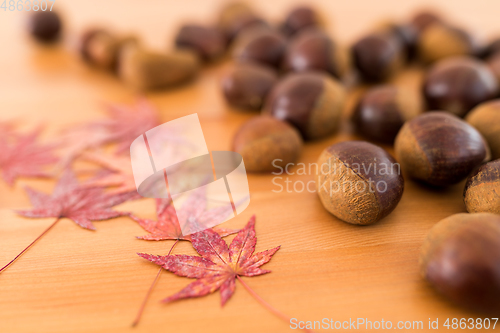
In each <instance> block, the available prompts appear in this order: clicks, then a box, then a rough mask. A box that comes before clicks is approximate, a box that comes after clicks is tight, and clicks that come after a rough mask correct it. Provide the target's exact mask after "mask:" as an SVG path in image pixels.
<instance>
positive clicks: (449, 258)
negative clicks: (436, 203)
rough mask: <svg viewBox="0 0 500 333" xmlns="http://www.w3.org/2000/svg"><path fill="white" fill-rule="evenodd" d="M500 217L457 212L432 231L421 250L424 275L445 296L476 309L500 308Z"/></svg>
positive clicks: (488, 310) (497, 310) (493, 311)
mask: <svg viewBox="0 0 500 333" xmlns="http://www.w3.org/2000/svg"><path fill="white" fill-rule="evenodd" d="M499 263H500V216H498V215H495V214H488V213H479V214H456V215H453V216H450V217H448V218H445V219H444V220H442V221H440V222H439V223H437V224H436V225H435V226H434V227H432V229H431V230H430V232H429V234H428V235H427V238H426V239H425V241H424V244H423V246H422V250H421V253H420V270H421V273H422V275H423V277H424V278H425V279H426V280H427V281H428V282H429V283H430V284H431V285H432V286H433V287H434V288H435V289H436V290H437V291H438V292H439V293H440V294H442V295H443V296H445V297H446V298H448V299H449V300H451V301H453V302H454V303H457V304H458V305H461V306H464V307H467V308H469V309H472V310H476V311H483V312H486V313H491V314H495V315H496V314H498V312H499V311H500V269H499Z"/></svg>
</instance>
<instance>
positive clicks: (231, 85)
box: [222, 64, 278, 110]
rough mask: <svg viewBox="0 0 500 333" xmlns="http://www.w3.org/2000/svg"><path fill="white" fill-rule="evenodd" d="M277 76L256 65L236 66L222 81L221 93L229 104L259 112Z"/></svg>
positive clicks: (266, 68)
mask: <svg viewBox="0 0 500 333" xmlns="http://www.w3.org/2000/svg"><path fill="white" fill-rule="evenodd" d="M277 81H278V74H277V73H276V71H275V70H274V69H272V68H270V67H266V66H262V65H258V64H241V65H238V66H236V67H235V68H233V69H232V70H231V72H229V73H228V74H227V75H226V76H225V77H224V79H223V80H222V91H223V93H224V96H225V98H226V100H227V101H228V102H229V104H231V105H234V106H236V107H240V108H243V109H253V110H260V109H261V108H262V105H263V104H264V100H265V99H266V97H267V95H268V94H269V92H270V91H271V88H272V87H273V86H274V85H275V84H276V82H277Z"/></svg>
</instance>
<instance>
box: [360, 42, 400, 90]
mask: <svg viewBox="0 0 500 333" xmlns="http://www.w3.org/2000/svg"><path fill="white" fill-rule="evenodd" d="M352 58H353V62H354V66H355V67H356V68H357V70H358V72H359V73H360V75H361V77H362V78H363V79H365V80H366V81H373V82H379V81H384V80H387V79H388V78H390V77H391V76H393V75H394V74H395V73H396V72H397V71H399V70H400V69H401V68H402V66H403V64H404V62H405V59H406V55H405V52H404V48H403V46H402V44H401V42H400V41H399V39H397V38H396V37H395V36H394V35H393V34H390V33H382V32H377V33H373V34H370V35H368V36H366V37H364V38H362V39H360V40H359V41H358V42H356V43H355V44H354V45H353V47H352Z"/></svg>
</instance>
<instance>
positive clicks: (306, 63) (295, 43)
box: [283, 28, 350, 79]
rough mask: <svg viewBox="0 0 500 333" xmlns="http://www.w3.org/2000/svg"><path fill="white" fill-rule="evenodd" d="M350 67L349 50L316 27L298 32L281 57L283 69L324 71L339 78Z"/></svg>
mask: <svg viewBox="0 0 500 333" xmlns="http://www.w3.org/2000/svg"><path fill="white" fill-rule="evenodd" d="M349 67H350V59H349V52H348V51H347V50H346V49H345V48H343V47H341V46H340V45H339V44H337V43H335V42H334V41H333V40H332V39H331V38H330V37H329V36H328V35H327V34H326V33H324V32H323V31H321V30H319V29H317V28H308V29H306V30H304V31H302V32H300V33H299V34H298V35H297V36H296V37H295V38H294V39H293V40H292V41H291V42H290V44H289V46H288V47H287V49H286V52H285V55H284V58H283V69H284V70H285V71H294V72H303V71H310V70H317V71H325V72H328V73H330V74H332V75H333V76H334V77H336V78H338V79H340V78H342V77H344V76H345V74H346V73H347V71H348V69H349Z"/></svg>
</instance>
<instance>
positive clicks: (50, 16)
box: [29, 11, 62, 43]
mask: <svg viewBox="0 0 500 333" xmlns="http://www.w3.org/2000/svg"><path fill="white" fill-rule="evenodd" d="M29 30H30V33H31V35H32V36H33V37H35V38H36V39H37V40H39V41H41V42H45V43H47V42H53V41H55V40H57V39H58V38H59V36H60V35H61V30H62V22H61V19H60V18H59V15H58V14H57V13H56V12H52V11H38V12H34V13H33V14H32V15H31V17H30V19H29Z"/></svg>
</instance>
